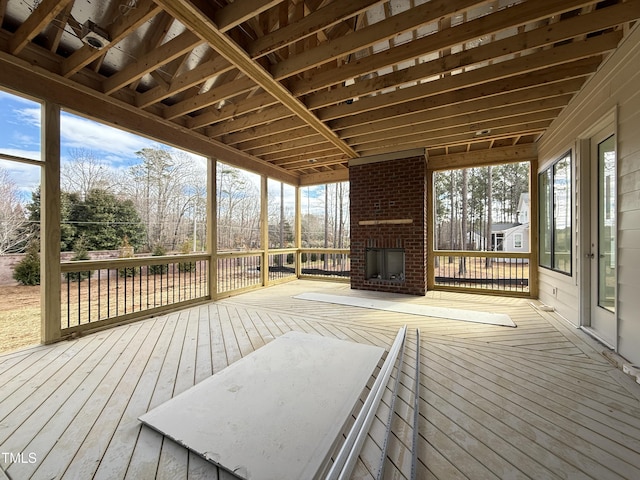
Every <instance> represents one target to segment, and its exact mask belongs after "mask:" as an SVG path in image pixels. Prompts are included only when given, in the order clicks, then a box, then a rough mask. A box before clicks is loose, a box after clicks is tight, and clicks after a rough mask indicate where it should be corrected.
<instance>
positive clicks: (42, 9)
mask: <svg viewBox="0 0 640 480" xmlns="http://www.w3.org/2000/svg"><path fill="white" fill-rule="evenodd" d="M72 1H73V0H43V1H42V2H40V3H39V4H38V6H37V7H36V9H35V10H34V11H33V13H32V14H31V15H29V17H28V18H27V20H26V21H25V22H24V23H23V24H22V25H20V27H18V30H16V32H15V33H14V34H13V37H12V38H11V41H10V42H9V52H11V54H13V55H18V54H19V53H20V52H21V51H22V49H23V48H24V47H26V46H27V44H28V43H29V42H30V41H31V40H32V39H33V38H34V37H35V36H36V35H38V34H39V33H40V32H41V31H42V30H43V29H44V27H46V26H47V25H48V24H49V23H51V21H52V20H53V19H54V18H56V17H57V16H58V14H59V13H60V12H62V11H63V10H64V9H65V8H66V7H67V5H69V4H70V3H71V2H72Z"/></svg>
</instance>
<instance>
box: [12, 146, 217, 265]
mask: <svg viewBox="0 0 640 480" xmlns="http://www.w3.org/2000/svg"><path fill="white" fill-rule="evenodd" d="M135 155H136V157H137V160H138V162H137V163H135V164H133V165H131V166H129V167H126V168H125V169H119V170H117V169H114V168H112V167H111V165H109V164H108V163H107V162H106V161H105V160H103V159H100V158H98V157H97V156H96V155H95V154H94V153H93V152H91V151H90V150H84V149H74V150H71V151H70V152H69V157H70V160H69V161H68V162H64V163H63V164H62V165H61V196H60V207H61V225H60V230H61V243H60V251H62V252H65V251H72V250H74V248H75V245H76V244H77V243H78V242H79V241H82V246H83V248H86V249H87V250H115V249H118V248H120V247H121V246H122V244H123V242H127V243H129V244H130V245H131V246H133V247H134V248H135V250H136V251H140V252H151V251H153V249H155V248H156V247H160V248H162V249H165V250H169V251H175V250H183V249H185V247H184V246H185V245H188V248H189V251H191V250H195V249H200V248H203V246H204V245H205V244H206V238H205V232H206V228H205V225H206V195H207V192H206V184H207V182H206V168H205V167H204V166H203V165H201V164H199V163H198V162H197V161H196V160H195V159H194V158H193V157H191V156H190V155H188V154H186V153H183V152H176V151H169V150H167V149H164V148H161V147H156V148H144V149H142V150H140V151H138V152H136V153H135ZM4 190H7V192H6V194H4V193H5V192H4ZM0 194H2V197H1V198H0V213H1V214H2V217H1V218H2V221H0V235H2V237H6V240H4V241H2V240H1V239H2V237H0V241H1V243H0V253H11V252H21V251H24V250H25V249H26V248H27V245H28V244H29V242H30V241H31V240H33V239H35V238H37V237H38V236H39V233H40V218H41V209H42V206H41V193H40V189H39V188H37V189H36V190H35V191H34V192H32V195H31V201H30V202H28V203H27V204H26V205H25V206H24V207H23V206H22V203H21V202H20V200H19V197H18V192H17V187H16V185H15V182H13V181H12V180H11V178H10V176H9V175H8V172H7V171H6V170H0ZM5 212H6V213H5Z"/></svg>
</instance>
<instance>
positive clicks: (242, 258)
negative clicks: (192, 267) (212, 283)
mask: <svg viewBox="0 0 640 480" xmlns="http://www.w3.org/2000/svg"><path fill="white" fill-rule="evenodd" d="M262 257H263V252H262V251H254V252H242V253H241V252H218V263H217V266H218V283H217V286H216V288H217V293H218V294H223V295H224V294H230V293H232V292H233V293H236V292H241V291H244V290H248V289H250V288H256V287H259V286H261V285H262V274H261V272H260V266H261V265H262V263H263V260H262Z"/></svg>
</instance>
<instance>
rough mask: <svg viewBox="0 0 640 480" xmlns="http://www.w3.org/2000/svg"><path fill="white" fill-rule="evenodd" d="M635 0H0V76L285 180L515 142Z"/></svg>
mask: <svg viewBox="0 0 640 480" xmlns="http://www.w3.org/2000/svg"><path fill="white" fill-rule="evenodd" d="M639 17H640V0H627V1H625V2H622V1H602V2H596V1H584V0H582V1H580V0H563V1H557V0H535V1H534V0H493V1H486V0H485V1H479V0H473V1H466V0H430V1H422V0H391V1H386V2H385V1H376V0H352V1H349V2H345V1H341V0H333V1H331V0H286V1H281V0H242V1H239V0H236V1H235V2H230V1H226V0H214V1H209V2H205V1H203V0H188V1H185V0H153V1H152V0H117V1H112V0H105V1H102V2H95V1H91V0H75V1H74V0H41V1H37V2H24V1H18V0H7V1H4V2H0V18H1V19H2V29H1V30H0V84H2V85H4V86H5V87H8V88H10V89H14V90H18V91H20V92H23V93H26V94H28V95H33V96H36V97H38V98H46V99H49V100H51V101H53V102H56V103H59V104H60V105H62V106H63V107H65V108H68V109H70V110H72V111H75V112H77V113H81V114H85V115H91V116H93V117H94V118H96V119H99V120H103V121H105V122H107V123H110V124H114V125H118V126H120V127H122V128H125V129H129V130H132V131H136V132H138V133H141V134H144V135H148V136H152V137H154V138H157V139H158V140H161V141H164V142H166V143H170V144H174V145H177V146H180V147H182V148H187V149H192V150H195V151H198V152H200V153H203V154H206V155H212V156H216V157H218V158H220V159H221V160H227V161H230V162H231V163H234V164H236V165H239V166H243V167H245V168H249V169H252V170H254V171H258V172H260V173H268V174H270V175H274V176H275V177H279V178H281V179H284V180H287V181H291V182H293V183H296V184H299V183H304V182H306V183H311V182H313V181H320V180H331V179H333V178H335V179H339V178H345V176H346V173H347V171H348V161H349V159H351V158H358V157H363V156H369V155H376V154H383V153H389V152H395V151H399V150H406V149H416V148H424V149H426V151H427V153H428V155H429V157H438V156H440V155H445V154H457V153H464V152H469V151H492V150H497V151H500V152H502V153H501V155H502V156H503V157H508V158H526V157H528V156H531V155H532V151H534V150H532V149H533V148H534V146H535V142H536V141H537V140H538V139H539V138H540V136H541V135H542V134H543V133H544V131H545V129H546V128H547V127H548V126H549V124H550V123H551V121H552V120H553V119H554V118H555V117H556V116H557V115H558V114H559V112H560V111H561V110H562V109H563V108H564V107H565V106H566V105H567V103H568V102H569V101H570V99H571V98H572V96H573V95H574V94H575V93H576V92H577V91H579V90H580V88H581V87H582V85H583V84H584V82H585V81H586V80H587V79H588V78H589V76H590V75H591V74H593V73H594V72H595V70H596V69H597V68H598V66H599V65H600V64H601V63H602V61H603V60H604V59H605V58H606V56H607V54H608V53H609V52H610V51H612V50H613V49H615V48H616V47H617V45H618V43H619V42H620V40H621V39H622V37H623V36H624V34H625V32H626V31H627V30H628V28H627V27H628V25H629V24H630V22H633V21H635V20H637V19H638V18H639Z"/></svg>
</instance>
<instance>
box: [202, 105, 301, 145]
mask: <svg viewBox="0 0 640 480" xmlns="http://www.w3.org/2000/svg"><path fill="white" fill-rule="evenodd" d="M225 108H226V107H225ZM223 109H224V108H223ZM291 115H292V114H291V110H289V109H288V108H287V107H285V106H284V105H279V104H274V105H273V106H270V107H268V108H265V109H264V111H262V112H260V114H259V115H244V116H241V117H238V118H234V119H233V121H230V122H219V123H216V124H215V125H212V126H211V127H208V128H207V129H206V133H207V135H208V136H210V137H219V136H220V135H224V134H225V133H232V132H239V131H241V130H244V129H245V128H251V127H255V126H257V125H263V124H265V123H269V122H272V121H274V120H281V119H283V118H288V117H291Z"/></svg>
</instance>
